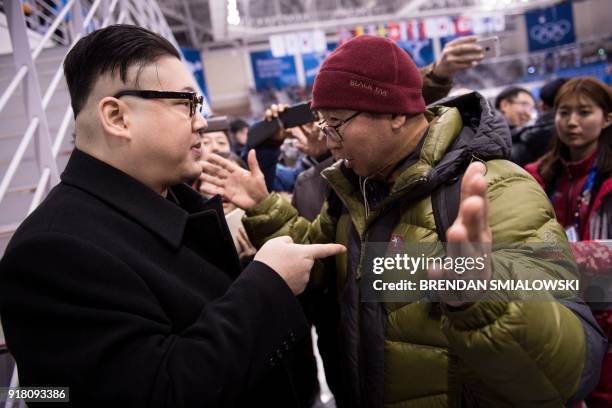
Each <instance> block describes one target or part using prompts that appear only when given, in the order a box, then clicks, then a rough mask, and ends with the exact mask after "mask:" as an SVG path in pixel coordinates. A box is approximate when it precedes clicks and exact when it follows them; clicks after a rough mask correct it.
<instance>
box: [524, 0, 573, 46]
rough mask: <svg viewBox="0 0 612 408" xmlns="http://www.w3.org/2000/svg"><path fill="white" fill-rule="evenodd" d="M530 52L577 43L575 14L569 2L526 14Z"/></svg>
mask: <svg viewBox="0 0 612 408" xmlns="http://www.w3.org/2000/svg"><path fill="white" fill-rule="evenodd" d="M525 23H526V25H527V37H528V40H529V51H540V50H545V49H548V48H553V47H557V46H559V45H566V44H572V43H574V42H576V34H575V32H574V13H573V11H572V3H571V2H569V1H566V2H563V3H561V4H558V5H556V6H554V7H549V8H546V9H542V10H537V11H531V12H528V13H525Z"/></svg>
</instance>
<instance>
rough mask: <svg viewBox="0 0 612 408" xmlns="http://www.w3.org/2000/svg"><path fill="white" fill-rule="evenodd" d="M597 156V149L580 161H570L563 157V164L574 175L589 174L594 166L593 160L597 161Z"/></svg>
mask: <svg viewBox="0 0 612 408" xmlns="http://www.w3.org/2000/svg"><path fill="white" fill-rule="evenodd" d="M596 156H597V150H595V151H594V152H593V153H591V154H590V155H589V156H588V157H585V158H584V159H582V160H578V161H570V160H565V159H564V158H561V160H560V161H561V164H562V165H563V166H564V167H565V168H566V170H567V172H568V173H569V174H570V175H571V176H572V177H580V176H584V175H585V174H587V173H588V172H589V171H590V170H591V167H592V166H593V162H594V161H595V157H596Z"/></svg>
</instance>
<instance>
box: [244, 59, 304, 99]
mask: <svg viewBox="0 0 612 408" xmlns="http://www.w3.org/2000/svg"><path fill="white" fill-rule="evenodd" d="M251 65H252V67H253V76H254V79H255V88H256V89H257V91H263V90H266V89H282V88H284V87H287V86H297V85H298V79H297V73H296V68H295V61H294V59H293V56H286V57H274V56H273V55H272V51H269V50H266V51H256V52H251Z"/></svg>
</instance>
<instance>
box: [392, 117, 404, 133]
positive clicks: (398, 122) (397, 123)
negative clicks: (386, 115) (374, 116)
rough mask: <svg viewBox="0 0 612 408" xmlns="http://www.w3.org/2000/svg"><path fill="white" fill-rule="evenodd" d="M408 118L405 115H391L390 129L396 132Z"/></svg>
mask: <svg viewBox="0 0 612 408" xmlns="http://www.w3.org/2000/svg"><path fill="white" fill-rule="evenodd" d="M407 121H408V117H407V116H406V115H398V114H394V115H391V129H393V130H398V129H400V128H401V127H402V126H404V125H405V124H406V122H407Z"/></svg>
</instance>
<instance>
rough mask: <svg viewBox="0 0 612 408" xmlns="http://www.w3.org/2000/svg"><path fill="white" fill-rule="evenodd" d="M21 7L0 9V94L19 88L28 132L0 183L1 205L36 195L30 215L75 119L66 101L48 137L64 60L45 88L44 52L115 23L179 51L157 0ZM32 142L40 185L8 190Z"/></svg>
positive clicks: (76, 0)
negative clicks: (2, 22)
mask: <svg viewBox="0 0 612 408" xmlns="http://www.w3.org/2000/svg"><path fill="white" fill-rule="evenodd" d="M25 4H26V2H23V3H22V2H21V1H20V0H5V1H2V2H0V11H3V12H4V13H5V14H6V18H7V23H8V30H9V35H10V40H11V46H12V49H13V54H12V60H13V63H14V66H15V75H14V76H13V77H12V80H11V82H10V83H9V84H8V86H7V87H6V88H5V89H4V90H3V91H2V93H1V94H0V113H2V111H3V110H4V109H5V108H6V107H7V106H8V104H9V101H10V100H11V99H12V98H13V97H14V96H15V94H16V90H17V89H19V87H20V86H22V88H23V90H24V91H23V103H24V108H25V114H26V119H27V126H26V130H25V132H24V133H23V135H22V136H21V139H20V141H19V144H18V146H17V149H16V151H15V152H14V154H13V156H12V159H11V160H10V163H9V165H8V167H7V169H6V172H5V173H4V174H3V175H2V178H1V179H0V205H2V203H3V201H4V199H5V197H6V195H7V193H10V192H14V191H23V190H28V191H30V192H31V191H34V194H33V196H32V199H31V202H30V205H29V207H28V212H27V214H30V213H31V212H32V211H33V210H34V209H35V208H36V207H37V206H38V205H39V203H40V202H41V201H42V199H43V198H44V197H45V196H46V194H47V193H48V192H49V190H50V189H51V188H52V187H53V186H54V185H55V184H57V183H58V182H59V173H58V165H57V158H58V155H59V153H60V149H61V146H62V144H63V142H64V140H65V138H66V135H67V134H68V130H69V128H70V124H71V123H72V121H73V119H72V116H73V115H72V108H71V106H70V104H69V103H67V104H66V107H65V110H64V113H63V115H62V121H61V125H60V127H59V129H58V130H57V132H56V133H55V134H51V132H50V130H49V125H48V120H47V113H46V109H47V107H49V105H50V104H51V103H52V101H53V100H54V99H53V98H54V95H56V91H57V90H58V86H59V85H60V83H61V81H62V78H63V58H62V59H61V60H58V61H57V66H56V67H54V68H52V69H55V72H54V75H53V77H52V79H51V82H50V84H49V85H48V86H47V88H46V89H44V90H43V89H41V83H40V80H39V73H38V72H37V67H36V65H35V62H36V60H37V58H38V57H39V56H40V55H41V53H42V51H43V49H45V48H46V47H49V46H50V45H54V44H55V45H63V46H69V47H72V46H74V44H75V43H76V42H77V41H78V40H79V39H80V38H81V37H83V36H84V35H86V34H87V33H89V32H91V31H93V30H95V29H98V28H102V27H106V26H108V25H110V24H115V23H124V24H135V25H138V26H140V27H145V28H148V29H150V30H151V31H154V32H156V33H158V34H161V35H162V36H164V37H165V38H167V39H168V40H169V41H170V42H171V43H172V44H173V45H174V46H175V47H176V48H177V49H179V47H178V44H177V42H176V40H175V38H174V35H173V34H172V32H171V30H170V28H169V26H168V24H167V22H166V20H165V18H164V16H163V14H162V12H161V10H160V8H159V5H158V4H157V2H156V1H150V0H147V1H145V0H69V1H66V2H65V4H62V2H61V1H57V0H55V1H43V0H36V1H32V0H28V1H27V5H28V7H29V9H27V7H25V6H24V5H25ZM26 14H28V15H26ZM28 30H36V31H38V32H39V33H40V34H41V35H42V39H41V40H40V42H39V43H38V44H37V45H36V47H31V46H30V42H29V39H28ZM66 52H67V49H66ZM64 57H65V56H64ZM0 131H1V129H0ZM32 142H34V144H35V149H34V151H35V159H36V163H37V165H38V174H37V176H38V182H37V183H36V184H35V186H32V188H31V189H30V188H24V187H23V186H21V187H13V190H11V189H10V186H11V182H12V180H13V178H14V176H15V174H16V172H17V170H18V169H19V166H20V165H21V164H22V162H23V160H24V155H25V153H26V151H27V149H28V147H29V146H30V144H31V143H32ZM24 217H25V215H24ZM21 221H23V219H16V220H12V222H10V223H8V224H6V225H0V236H10V235H12V233H13V232H14V231H15V230H16V228H17V227H18V225H19V224H20V223H21ZM10 385H11V386H15V385H17V367H15V369H14V372H13V376H12V379H11V384H10ZM5 407H7V408H8V407H13V403H12V402H10V401H7V402H6V405H5Z"/></svg>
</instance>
